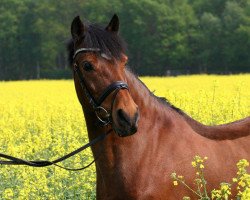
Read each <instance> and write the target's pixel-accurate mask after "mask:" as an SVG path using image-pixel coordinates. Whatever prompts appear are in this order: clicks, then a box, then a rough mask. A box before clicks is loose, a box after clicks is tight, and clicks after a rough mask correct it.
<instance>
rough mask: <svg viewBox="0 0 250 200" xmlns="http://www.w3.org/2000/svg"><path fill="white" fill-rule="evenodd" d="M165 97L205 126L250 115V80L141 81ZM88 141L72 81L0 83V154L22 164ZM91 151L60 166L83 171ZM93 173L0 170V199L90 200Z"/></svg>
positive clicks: (17, 168)
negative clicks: (11, 156) (22, 159)
mask: <svg viewBox="0 0 250 200" xmlns="http://www.w3.org/2000/svg"><path fill="white" fill-rule="evenodd" d="M142 80H143V81H144V82H145V83H146V85H147V86H148V87H149V88H150V90H152V91H154V90H155V94H156V95H158V96H164V97H166V98H167V99H169V101H170V102H172V103H173V104H174V105H176V106H177V107H180V108H181V109H183V110H184V111H186V112H187V113H188V114H190V115H191V116H192V117H193V118H195V119H197V120H199V121H201V122H203V123H205V124H221V123H225V122H230V121H234V120H237V119H240V118H243V117H246V116H249V115H250V89H249V87H250V75H234V76H207V75H201V76H180V77H170V78H160V77H154V78H149V77H144V78H142ZM87 141H88V138H87V132H86V126H85V121H84V118H83V114H82V110H81V107H80V104H79V103H78V100H77V97H76V94H75V90H74V85H73V81H72V80H67V81H46V80H44V81H17V82H0V152H1V153H6V154H10V155H13V156H17V157H21V158H25V159H35V160H36V159H46V160H47V159H50V160H52V159H55V158H58V157H60V156H62V155H64V154H66V153H69V152H70V151H72V150H74V149H76V148H78V147H80V146H82V145H83V144H84V143H86V142H87ZM90 161H92V156H91V152H90V150H88V151H87V152H84V153H81V154H80V155H77V156H75V157H73V158H71V159H69V161H65V162H64V163H63V165H64V166H68V167H81V166H83V165H86V164H87V163H89V162H90ZM94 198H95V171H94V167H93V166H92V167H90V168H88V169H86V170H85V171H78V172H69V171H65V170H63V169H59V168H55V167H53V166H52V167H48V168H31V167H25V166H0V199H25V200H26V199H36V200H38V199H74V200H75V199H94Z"/></svg>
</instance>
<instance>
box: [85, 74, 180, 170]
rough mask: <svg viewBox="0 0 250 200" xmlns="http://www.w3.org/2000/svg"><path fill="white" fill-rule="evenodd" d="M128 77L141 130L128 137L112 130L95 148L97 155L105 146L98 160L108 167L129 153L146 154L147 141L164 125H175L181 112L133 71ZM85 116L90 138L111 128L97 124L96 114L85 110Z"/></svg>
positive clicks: (93, 149)
mask: <svg viewBox="0 0 250 200" xmlns="http://www.w3.org/2000/svg"><path fill="white" fill-rule="evenodd" d="M125 76H126V77H125V79H126V80H125V81H126V82H127V84H128V85H129V91H130V94H131V96H132V98H133V100H134V101H135V103H136V104H137V105H138V108H139V112H140V119H139V127H138V131H137V133H135V134H134V135H133V136H129V137H125V138H121V137H118V136H117V134H116V133H114V132H112V133H111V134H110V135H109V136H108V137H107V138H106V139H105V140H104V141H102V142H101V144H100V145H96V146H95V147H93V148H92V151H93V153H94V156H97V155H98V152H99V149H100V148H103V153H102V156H101V157H102V158H101V159H98V161H97V163H99V165H101V166H105V167H108V168H112V167H114V165H115V164H114V163H117V159H118V160H119V159H123V156H125V157H128V156H126V155H127V154H130V155H136V157H137V159H140V158H139V156H140V155H141V156H143V152H144V150H146V148H147V146H148V145H147V143H151V142H152V139H153V137H157V134H160V131H159V129H161V128H162V127H164V128H165V129H167V128H168V126H171V125H172V123H173V121H174V120H172V119H173V118H174V116H175V118H176V115H178V114H177V113H176V112H175V111H174V110H173V109H172V108H170V107H168V106H166V105H164V104H163V103H161V102H160V100H159V99H157V98H156V97H154V95H153V94H152V93H151V92H150V91H149V89H148V88H147V87H146V86H145V85H144V84H143V83H142V82H141V81H140V80H139V79H138V78H137V77H136V76H135V75H134V74H133V73H131V72H130V71H129V70H126V71H125ZM85 118H86V122H87V127H88V134H89V138H90V140H92V139H94V138H95V137H97V136H98V134H102V133H104V132H106V131H108V128H105V127H103V128H101V127H97V126H96V123H95V121H96V119H95V115H94V114H93V113H92V114H91V113H87V112H85ZM156 124H157V126H156ZM156 129H157V130H156ZM101 146H102V147H101ZM155 146H157V144H155ZM138 147H140V148H138ZM125 151H126V153H125ZM136 151H137V153H136ZM105 163H108V164H105ZM100 168H103V167H100Z"/></svg>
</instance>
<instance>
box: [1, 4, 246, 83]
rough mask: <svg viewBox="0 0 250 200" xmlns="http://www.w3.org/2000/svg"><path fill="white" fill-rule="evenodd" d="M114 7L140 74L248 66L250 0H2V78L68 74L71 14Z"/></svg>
mask: <svg viewBox="0 0 250 200" xmlns="http://www.w3.org/2000/svg"><path fill="white" fill-rule="evenodd" d="M114 13H117V14H118V16H119V18H120V23H121V25H120V27H121V28H120V34H121V35H122V37H123V38H124V40H125V41H126V42H127V44H128V45H127V46H128V51H127V54H128V56H129V65H130V67H131V68H132V69H133V70H134V71H135V72H136V73H138V74H140V75H166V74H180V73H239V72H249V71H250V56H249V52H250V0H119V1H117V0H61V1H57V0H44V1H34V0H22V1H20V0H1V2H0V79H1V80H13V79H34V78H62V77H64V78H65V77H70V76H71V75H70V72H69V70H68V62H67V52H66V43H67V41H68V39H69V38H70V25H71V21H72V20H73V18H74V17H75V16H76V15H80V16H81V18H82V19H83V20H86V19H87V20H88V21H90V22H98V23H100V24H104V25H105V24H107V23H108V22H109V20H110V18H111V17H112V15H113V14H114Z"/></svg>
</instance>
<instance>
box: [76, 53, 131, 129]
mask: <svg viewBox="0 0 250 200" xmlns="http://www.w3.org/2000/svg"><path fill="white" fill-rule="evenodd" d="M100 51H101V50H100V49H99V48H80V49H78V50H76V51H75V53H74V56H73V60H75V58H76V56H77V55H78V54H79V53H87V52H100ZM101 56H103V57H104V58H107V57H108V56H106V55H105V54H101ZM73 67H74V72H75V73H76V74H77V76H78V78H79V81H80V85H81V88H82V90H83V91H84V93H85V95H86V97H87V99H88V101H89V103H90V104H91V106H92V107H93V109H94V111H95V114H96V117H97V118H98V120H99V121H100V122H101V123H102V124H103V125H104V126H105V125H107V124H109V123H111V122H112V116H111V113H112V109H113V104H114V101H115V98H116V95H117V93H118V92H119V91H120V90H121V89H127V90H128V85H127V83H124V82H123V81H115V82H113V83H111V84H110V85H109V86H108V87H107V88H106V89H105V90H104V91H103V93H102V94H101V96H100V97H99V98H98V99H97V100H96V99H95V98H94V96H93V95H92V94H91V93H90V91H89V89H88V87H87V85H86V83H85V81H84V78H83V76H82V73H81V71H80V70H79V67H78V66H77V64H76V63H74V65H73ZM113 91H115V93H114V95H113V100H112V104H111V113H109V112H108V111H107V110H106V109H105V108H104V107H102V106H101V104H102V103H103V102H104V101H105V99H106V98H107V97H108V96H109V95H110V94H111V93H112V92H113ZM101 113H103V115H102V116H101ZM103 116H104V117H103Z"/></svg>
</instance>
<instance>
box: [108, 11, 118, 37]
mask: <svg viewBox="0 0 250 200" xmlns="http://www.w3.org/2000/svg"><path fill="white" fill-rule="evenodd" d="M106 30H107V31H110V32H114V33H117V32H118V31H119V18H118V16H117V15H116V14H114V16H113V17H112V19H111V20H110V22H109V24H108V26H107V27H106Z"/></svg>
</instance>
